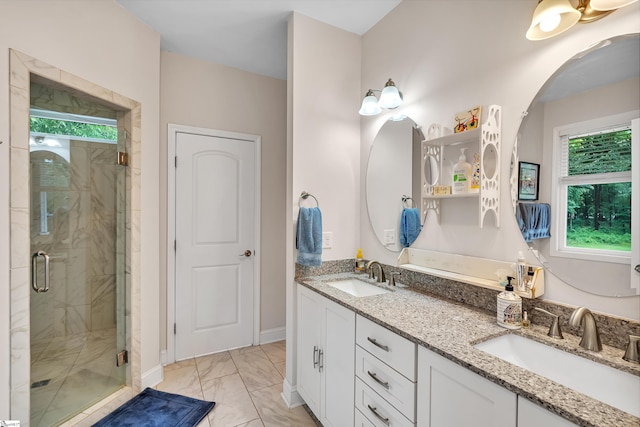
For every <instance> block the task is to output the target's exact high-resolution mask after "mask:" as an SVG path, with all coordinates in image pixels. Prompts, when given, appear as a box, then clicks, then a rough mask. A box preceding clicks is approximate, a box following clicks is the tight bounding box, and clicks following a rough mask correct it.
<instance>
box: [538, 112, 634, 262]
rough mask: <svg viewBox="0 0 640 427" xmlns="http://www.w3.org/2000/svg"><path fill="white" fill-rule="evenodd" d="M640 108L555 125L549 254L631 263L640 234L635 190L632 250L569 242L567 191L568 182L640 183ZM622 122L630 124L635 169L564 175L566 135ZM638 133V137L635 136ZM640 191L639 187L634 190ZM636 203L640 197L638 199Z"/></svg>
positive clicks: (610, 127)
mask: <svg viewBox="0 0 640 427" xmlns="http://www.w3.org/2000/svg"><path fill="white" fill-rule="evenodd" d="M639 116H640V111H638V110H635V111H629V112H626V113H621V114H615V115H611V116H606V117H600V118H597V119H592V120H586V121H583V122H577V123H571V124H567V125H561V126H557V127H554V128H553V166H554V167H553V171H552V185H551V200H553V203H552V205H553V207H554V209H553V216H554V217H555V218H557V220H556V221H553V225H552V230H553V233H552V236H553V237H552V238H551V244H550V255H551V256H557V257H563V258H573V259H582V260H588V261H601V262H613V263H618V264H631V262H632V257H633V253H634V251H633V248H634V246H637V245H638V240H640V238H639V237H638V236H635V235H636V234H638V233H637V232H636V230H637V227H638V225H640V224H639V221H638V218H639V217H640V213H639V212H638V211H637V209H635V210H634V207H635V205H634V199H637V197H635V196H634V191H632V201H631V205H632V206H631V208H632V218H631V239H632V242H631V247H632V250H631V251H629V252H627V251H616V250H601V249H591V248H576V247H571V246H567V244H566V236H567V193H568V188H569V186H573V185H589V184H609V183H622V182H631V186H632V188H633V189H636V188H638V187H639V186H640V182H639V180H638V178H637V176H638V173H637V172H638V171H637V169H640V168H638V167H635V168H634V159H635V158H636V157H637V152H638V151H639V150H638V147H637V146H636V144H635V141H637V139H638V137H640V135H635V134H636V132H635V129H634V127H633V126H632V121H633V120H634V119H638V117H639ZM622 126H629V127H630V128H631V132H632V153H631V160H632V161H631V165H632V170H630V171H628V172H613V173H602V174H590V175H580V176H561V171H562V170H563V164H562V161H563V155H562V154H563V153H562V150H563V144H564V140H565V138H568V137H569V136H573V135H583V134H591V133H595V132H598V131H606V130H609V129H611V130H612V131H613V130H614V129H616V128H620V127H622ZM634 135H635V137H634ZM635 192H637V191H635ZM635 204H636V205H637V201H636V202H635Z"/></svg>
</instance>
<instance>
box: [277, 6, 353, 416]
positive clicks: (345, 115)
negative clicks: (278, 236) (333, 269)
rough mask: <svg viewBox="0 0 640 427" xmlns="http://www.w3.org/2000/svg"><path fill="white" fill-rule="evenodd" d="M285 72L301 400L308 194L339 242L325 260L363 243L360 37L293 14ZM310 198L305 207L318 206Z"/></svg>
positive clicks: (292, 301)
mask: <svg viewBox="0 0 640 427" xmlns="http://www.w3.org/2000/svg"><path fill="white" fill-rule="evenodd" d="M288 38H289V42H288V43H289V46H288V54H289V58H288V71H287V74H288V75H287V200H286V207H287V212H286V215H287V217H286V256H287V270H286V281H287V291H286V298H287V326H288V327H287V337H286V338H287V366H286V372H287V375H286V378H285V381H284V391H283V396H284V397H285V400H286V401H287V402H288V403H289V404H297V403H299V402H296V401H295V399H296V397H295V393H293V391H294V390H295V374H296V353H295V346H296V339H295V337H296V327H295V320H294V319H295V313H296V292H295V291H296V288H295V283H294V263H295V257H296V254H297V252H296V251H295V229H294V222H295V220H296V216H297V211H298V199H299V196H300V193H301V192H302V191H308V192H309V193H311V194H313V195H314V196H315V197H316V198H317V199H318V202H319V203H320V209H321V211H322V224H323V231H325V232H332V233H333V247H332V248H331V249H324V250H323V254H322V260H323V261H330V260H338V259H344V258H353V257H354V256H355V253H356V252H355V251H356V248H357V247H358V246H359V235H360V231H359V230H360V227H359V224H358V221H359V219H360V203H359V198H358V193H359V191H360V188H361V185H360V161H359V150H360V128H359V118H358V117H359V116H358V111H357V110H358V107H355V108H354V105H356V104H359V102H360V90H359V87H360V40H361V39H360V37H358V36H356V35H355V34H351V33H348V32H345V31H343V30H340V29H338V28H335V27H331V26H329V25H327V24H323V23H321V22H318V21H315V20H313V19H310V18H308V17H306V16H304V15H300V14H298V13H294V14H293V15H292V16H291V17H290V20H289V33H288ZM310 203H311V204H309V205H308V204H307V202H305V204H304V205H305V206H312V205H313V201H311V202H310Z"/></svg>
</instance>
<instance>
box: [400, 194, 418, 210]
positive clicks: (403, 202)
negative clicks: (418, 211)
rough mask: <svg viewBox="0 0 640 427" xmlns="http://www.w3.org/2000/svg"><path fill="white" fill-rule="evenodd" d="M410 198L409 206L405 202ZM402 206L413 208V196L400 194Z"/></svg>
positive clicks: (414, 205)
mask: <svg viewBox="0 0 640 427" xmlns="http://www.w3.org/2000/svg"><path fill="white" fill-rule="evenodd" d="M409 200H411V206H407V202H408V201H409ZM402 207H403V208H415V207H416V204H415V203H414V201H413V198H411V197H409V196H406V195H404V194H403V195H402Z"/></svg>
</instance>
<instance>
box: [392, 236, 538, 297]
mask: <svg viewBox="0 0 640 427" xmlns="http://www.w3.org/2000/svg"><path fill="white" fill-rule="evenodd" d="M512 264H513V262H509V261H498V260H494V259H488V258H476V257H471V256H466V255H457V254H450V253H446V252H437V251H429V250H424V249H414V248H404V249H403V250H402V252H400V256H399V257H398V267H400V268H402V269H405V270H410V271H415V272H418V273H424V274H429V275H431V276H436V277H441V278H443V279H450V280H455V281H457V282H462V283H467V284H470V285H474V286H479V287H481V288H486V289H493V290H496V291H503V290H504V286H501V285H500V283H499V280H498V276H497V275H496V271H498V270H500V269H502V270H507V271H512ZM533 267H534V275H533V278H532V286H531V290H530V291H526V292H521V291H517V290H516V291H515V293H516V294H518V295H520V296H521V297H522V298H538V297H540V296H541V295H543V294H544V269H543V268H542V267H540V266H533ZM514 287H515V286H514Z"/></svg>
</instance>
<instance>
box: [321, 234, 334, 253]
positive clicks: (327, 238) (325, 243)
mask: <svg viewBox="0 0 640 427" xmlns="http://www.w3.org/2000/svg"><path fill="white" fill-rule="evenodd" d="M332 246H333V233H332V232H331V231H325V232H323V233H322V249H331V247H332Z"/></svg>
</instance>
